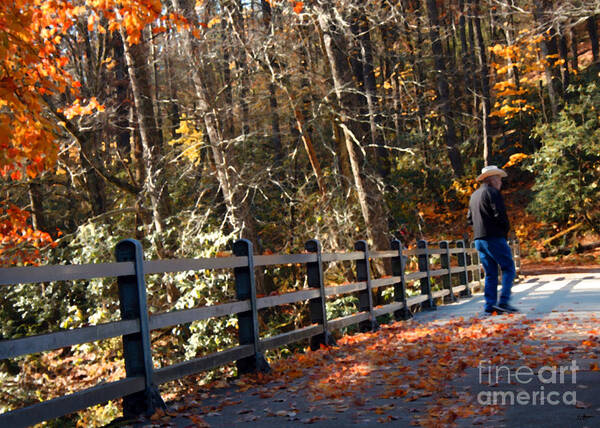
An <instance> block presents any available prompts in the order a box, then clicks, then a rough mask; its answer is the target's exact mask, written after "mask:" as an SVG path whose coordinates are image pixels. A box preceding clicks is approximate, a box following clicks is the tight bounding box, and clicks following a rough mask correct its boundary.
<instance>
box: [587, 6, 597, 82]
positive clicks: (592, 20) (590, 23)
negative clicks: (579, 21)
mask: <svg viewBox="0 0 600 428" xmlns="http://www.w3.org/2000/svg"><path fill="white" fill-rule="evenodd" d="M585 23H586V26H587V30H588V34H589V35H590V43H591V45H592V57H593V58H594V66H595V67H596V70H597V71H599V72H600V47H599V44H598V26H597V24H596V15H594V16H590V17H589V18H588V19H587V20H586V22H585Z"/></svg>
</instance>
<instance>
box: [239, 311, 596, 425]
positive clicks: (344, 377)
mask: <svg viewBox="0 0 600 428" xmlns="http://www.w3.org/2000/svg"><path fill="white" fill-rule="evenodd" d="M597 322H598V319H596V318H595V317H593V316H592V317H591V318H589V319H583V320H580V319H578V318H577V317H576V316H567V317H562V318H554V319H545V320H539V319H528V318H525V317H524V316H523V315H508V316H502V317H494V318H491V319H489V318H488V319H483V320H481V319H478V318H473V319H469V320H464V319H462V318H456V319H451V320H449V321H442V322H439V323H436V322H431V323H420V322H416V321H408V322H398V323H394V324H391V325H385V326H382V328H381V330H380V331H378V332H374V333H372V332H369V333H362V334H357V335H354V336H346V337H343V338H341V339H340V340H339V341H338V345H339V347H333V348H322V349H320V350H318V351H315V352H309V353H306V354H301V355H296V356H294V357H291V358H288V359H285V360H281V361H278V362H275V363H274V364H273V365H272V367H273V371H272V373H270V374H268V375H264V374H260V375H254V376H250V377H246V378H243V379H242V380H240V381H238V382H237V383H238V386H239V388H240V391H248V389H249V388H250V386H251V385H253V384H254V385H256V384H265V383H268V382H269V381H277V380H279V381H284V384H285V385H287V386H286V388H288V389H293V390H294V391H304V392H305V393H306V396H307V397H309V399H310V400H313V401H315V402H322V403H327V402H333V403H335V406H336V407H335V411H336V412H345V411H348V410H349V409H350V408H362V409H364V410H365V411H366V412H370V413H372V414H373V415H375V417H376V420H377V421H378V422H380V423H388V422H393V421H395V420H397V419H398V417H399V416H400V414H401V413H400V412H406V411H407V410H406V407H401V406H402V402H406V403H412V402H418V403H421V404H420V405H421V406H422V405H423V404H424V403H425V406H424V408H423V407H421V409H420V410H414V415H413V424H414V425H420V426H432V427H433V426H447V425H452V424H453V423H454V422H455V421H456V420H457V419H461V418H472V422H473V423H477V424H482V423H483V424H485V423H486V420H487V419H486V418H489V417H491V416H493V415H495V414H498V413H499V412H500V408H499V407H498V406H484V407H483V408H482V407H481V406H480V405H478V404H477V402H476V400H475V398H474V396H473V395H472V394H470V392H469V390H465V389H463V390H460V389H455V387H454V386H453V383H452V382H453V381H454V380H456V379H457V378H458V377H460V376H462V375H464V373H465V371H466V370H467V369H468V368H476V367H478V365H479V364H480V363H481V361H483V360H485V361H488V362H489V364H496V365H500V364H502V365H505V364H508V365H512V364H514V365H518V364H527V365H528V366H529V367H542V366H558V365H560V364H561V363H564V362H565V361H566V360H570V359H573V358H594V359H597V354H596V351H597V350H598V349H599V348H600V343H599V342H598V339H597V338H596V336H594V335H589V337H587V338H585V339H583V340H579V341H578V342H568V343H567V342H564V341H563V340H562V339H561V334H562V333H564V332H566V331H569V332H571V333H572V332H577V333H578V334H581V335H583V337H585V335H586V334H588V333H589V332H590V331H594V330H590V328H592V327H593V326H594V325H596V323H597ZM585 369H589V370H596V371H597V370H600V369H599V367H598V362H593V363H591V364H590V365H589V366H587V367H585ZM290 385H293V386H290ZM373 391H377V392H376V393H375V394H376V395H375V396H372V397H371V398H376V399H378V400H380V399H384V400H391V401H389V402H387V404H378V405H376V406H374V405H371V404H369V401H370V400H371V398H369V397H370V394H373ZM270 397H271V395H268V396H266V397H264V398H270ZM394 400H401V401H394ZM419 400H425V401H419ZM407 405H410V404H407Z"/></svg>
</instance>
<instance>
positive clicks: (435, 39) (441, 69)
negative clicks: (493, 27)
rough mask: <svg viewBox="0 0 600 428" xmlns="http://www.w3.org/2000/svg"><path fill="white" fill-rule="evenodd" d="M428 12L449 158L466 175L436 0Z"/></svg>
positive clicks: (459, 174) (458, 173) (429, 2)
mask: <svg viewBox="0 0 600 428" xmlns="http://www.w3.org/2000/svg"><path fill="white" fill-rule="evenodd" d="M427 12H428V15H429V25H430V29H429V37H430V40H431V49H432V51H433V59H434V63H435V71H436V74H437V89H438V96H439V102H440V111H441V113H442V114H441V115H442V118H443V120H444V124H445V125H446V135H445V140H446V150H447V152H448V158H449V159H450V164H451V165H452V169H453V171H454V175H456V176H457V177H462V176H463V175H464V167H463V162H462V159H461V156H460V152H459V151H458V149H457V147H456V146H457V141H456V140H457V139H456V128H455V126H454V118H453V117H452V110H451V105H450V89H449V86H448V77H447V75H446V65H445V64H444V57H443V54H444V53H443V50H442V43H441V39H440V31H439V20H438V11H437V5H436V1H435V0H427Z"/></svg>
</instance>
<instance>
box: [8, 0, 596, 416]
mask: <svg viewBox="0 0 600 428" xmlns="http://www.w3.org/2000/svg"><path fill="white" fill-rule="evenodd" d="M599 16H600V5H599V4H598V2H597V1H594V0H581V1H576V0H540V1H537V2H530V1H527V0H524V1H515V0H442V1H439V0H423V1H415V0H400V1H387V0H380V1H370V2H364V1H358V0H318V1H317V0H314V1H313V0H309V1H304V2H299V1H287V0H278V1H276V0H222V1H217V0H198V1H196V2H194V1H191V0H171V1H169V0H166V1H160V0H102V1H100V0H90V1H69V0H15V1H11V2H2V5H0V172H1V178H0V190H1V197H0V200H1V206H0V265H2V266H3V267H9V266H18V265H30V264H58V263H60V264H64V263H94V262H107V261H111V260H113V257H114V256H113V252H114V247H115V244H116V243H117V242H118V241H119V240H121V239H123V238H136V239H139V240H140V241H142V243H143V246H144V249H145V252H146V254H145V257H146V258H147V259H152V258H196V257H208V256H215V255H216V256H223V255H227V254H228V253H227V251H228V250H229V249H230V246H231V243H232V242H233V241H234V240H235V239H237V238H239V237H244V238H247V239H249V240H250V241H252V243H253V245H254V249H255V252H256V253H262V254H270V253H298V252H301V251H303V248H304V243H305V242H306V241H307V240H308V239H312V238H315V237H316V238H318V239H320V240H321V242H322V244H323V247H324V250H326V251H342V250H349V249H351V248H353V243H354V241H355V240H357V239H367V240H368V241H369V243H370V244H371V245H372V247H373V248H376V249H387V248H389V242H390V240H391V239H393V238H398V239H400V240H402V241H403V242H404V243H405V245H407V246H413V245H414V244H415V242H416V240H417V239H421V238H425V239H427V240H430V241H439V240H442V239H449V240H453V239H460V238H462V237H463V236H464V235H465V234H468V233H469V230H468V228H467V225H466V224H465V214H466V204H467V202H468V198H469V196H470V193H471V192H472V191H473V190H474V189H475V188H476V186H477V185H476V182H475V179H474V177H476V176H477V174H478V172H479V170H480V168H481V167H482V166H484V165H488V164H495V165H498V166H500V167H504V168H505V169H506V170H507V171H508V173H509V177H508V179H507V183H506V188H505V190H504V193H505V198H506V200H507V204H508V206H509V215H510V216H511V219H512V224H513V231H514V232H515V233H516V236H517V237H518V238H519V239H520V240H521V242H522V252H523V254H524V256H526V257H528V258H529V260H533V261H542V260H545V261H546V262H548V259H543V257H545V256H548V255H554V256H557V255H558V257H561V258H564V257H565V254H566V255H567V256H566V257H567V259H569V258H573V257H572V255H574V254H577V253H578V252H581V251H584V250H589V249H593V248H594V247H596V246H597V243H596V241H597V240H598V239H600V238H599V236H600V206H599V205H600V199H599V198H598V197H597V194H598V186H599V184H600V162H599V158H600V130H599V126H598V125H599V123H600V116H599V113H598V112H599V111H600V75H599V73H600V52H599V51H600V49H599V43H598V21H599V19H598V17H599ZM573 259H576V260H575V261H577V262H582V261H583V262H586V263H597V262H598V255H597V253H586V255H585V256H583V258H582V257H581V256H580V257H578V258H573ZM327 275H328V279H329V280H330V281H334V282H335V281H337V282H343V281H345V280H347V279H348V276H349V275H350V273H349V269H348V268H343V267H342V268H332V269H330V270H329V271H328V272H327ZM258 284H259V288H260V289H259V293H261V294H270V293H277V292H282V291H284V290H289V289H294V288H301V287H303V286H304V283H303V279H302V273H301V272H300V271H296V269H295V268H294V267H289V268H288V267H284V268H278V269H272V270H269V271H266V272H265V273H264V275H261V278H260V280H259V282H258ZM148 290H149V291H148V292H149V299H150V305H151V311H155V312H156V311H165V310H171V309H183V308H189V307H194V306H199V305H205V304H211V303H215V302H219V301H223V299H226V298H228V297H231V296H232V295H233V290H232V282H231V278H229V277H228V276H227V275H225V274H223V275H199V276H198V275H190V274H188V273H182V274H178V275H171V276H168V275H165V276H161V277H160V278H159V277H153V278H149V280H148ZM383 298H385V296H383ZM117 302H118V298H117V289H116V283H115V281H113V280H108V279H104V280H93V281H81V282H76V283H71V284H61V283H48V284H44V285H43V287H41V288H40V286H38V285H35V286H33V285H27V284H24V285H20V286H15V287H11V288H4V289H3V290H2V292H1V293H0V338H1V339H7V338H15V337H19V336H23V335H26V334H36V333H43V332H46V331H49V330H50V329H51V327H52V326H60V327H61V328H71V327H76V326H82V325H90V324H97V323H101V322H107V321H110V320H115V319H118V318H119V310H118V303H117ZM353 309H356V302H355V301H354V300H352V298H345V299H338V300H336V301H332V302H328V310H329V311H331V312H332V313H337V314H338V315H339V314H343V313H346V312H348V311H351V310H353ZM306 313H307V311H306V308H305V307H303V306H302V305H298V306H294V307H291V308H290V309H289V310H287V311H283V312H281V313H278V314H270V316H269V317H265V319H267V318H268V320H269V321H268V322H267V321H265V324H264V325H263V326H261V330H266V331H271V330H272V331H276V330H277V329H282V328H283V329H285V328H292V329H293V328H294V326H295V325H299V324H301V322H302V320H303V319H305V318H306ZM235 328H236V326H235V320H234V319H222V320H210V321H203V322H198V323H194V324H192V325H190V326H186V327H185V328H183V327H180V328H178V329H174V330H169V331H165V332H157V334H156V336H155V337H154V338H153V340H154V341H155V344H156V346H157V347H159V348H160V349H163V351H164V353H163V357H162V358H163V360H162V361H159V364H163V363H164V364H166V363H169V362H173V361H177V360H178V359H181V358H183V357H187V358H190V357H193V356H197V355H202V354H204V353H208V352H212V351H214V350H217V349H223V348H225V347H227V346H229V345H230V344H231V343H233V342H234V341H235ZM119 352H120V351H119V343H118V342H117V341H114V342H113V341H106V343H100V344H94V345H86V346H80V347H73V348H71V349H66V350H60V351H57V352H48V353H44V354H42V355H36V356H29V357H23V358H21V359H18V360H16V361H3V362H1V363H0V380H1V381H2V384H3V387H2V391H1V392H0V394H1V395H0V397H2V398H1V399H0V403H2V404H0V410H8V409H11V408H15V406H20V405H23V404H24V403H27V402H35V401H36V400H39V399H47V398H50V397H53V396H56V395H60V394H63V393H66V392H69V391H73V390H77V389H80V388H81V387H82V386H89V385H93V384H94V382H95V379H97V378H98V377H104V378H106V379H112V378H118V377H119V376H121V375H122V373H123V372H122V371H123V368H122V367H121V366H120V365H119V364H120V363H119ZM281 352H284V351H281ZM57 355H60V356H61V359H62V360H63V361H64V359H65V358H68V359H70V361H72V362H73V364H75V366H76V367H78V369H77V371H76V374H73V372H72V370H70V369H69V370H66V368H65V367H63V366H60V365H58V364H56V363H55V360H56V356H57ZM224 370H230V372H231V370H233V368H229V369H224ZM229 374H231V373H229ZM211 376H212V377H214V376H216V375H215V374H208V375H206V376H205V377H206V378H207V379H210V378H211ZM49 378H51V379H55V378H56V379H58V378H60V379H62V380H61V381H60V382H59V383H57V384H55V385H54V386H50V385H45V384H44V379H49ZM178 387H180V388H182V387H184V385H183V384H179V385H178ZM168 388H174V386H173V385H171V386H168ZM116 409H117V404H114V403H113V404H109V405H108V406H103V407H98V408H96V409H92V410H89V411H87V412H82V413H81V414H79V415H77V416H74V417H71V419H69V423H73V424H74V423H76V422H77V421H78V422H79V423H80V424H87V423H90V421H106V420H109V419H110V418H111V417H112V416H114V415H115V414H116V413H117V410H116ZM64 422H65V421H62V422H61V423H64Z"/></svg>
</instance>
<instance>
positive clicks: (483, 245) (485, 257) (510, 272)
mask: <svg viewBox="0 0 600 428" xmlns="http://www.w3.org/2000/svg"><path fill="white" fill-rule="evenodd" d="M475 248H477V251H478V252H479V259H480V260H481V264H482V265H483V269H484V270H485V288H484V295H485V309H491V307H492V306H493V305H495V304H496V303H497V299H498V265H500V268H501V269H502V291H501V292H500V302H499V303H500V304H504V303H508V301H509V299H510V289H511V288H512V284H513V280H514V279H515V275H516V270H515V262H514V261H513V258H512V252H511V250H510V247H509V246H508V242H506V239H504V238H484V239H476V240H475Z"/></svg>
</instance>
